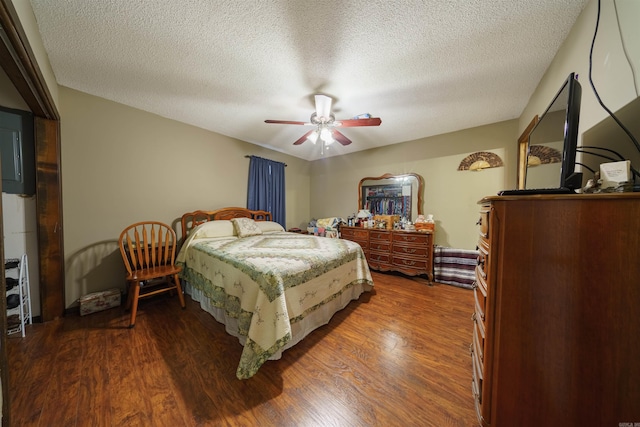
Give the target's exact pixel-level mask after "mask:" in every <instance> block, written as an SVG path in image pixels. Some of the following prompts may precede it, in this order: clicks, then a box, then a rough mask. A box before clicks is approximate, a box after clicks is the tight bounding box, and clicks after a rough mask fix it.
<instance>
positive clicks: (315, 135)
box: [307, 130, 319, 144]
mask: <svg viewBox="0 0 640 427" xmlns="http://www.w3.org/2000/svg"><path fill="white" fill-rule="evenodd" d="M318 135H319V133H318V131H317V130H314V131H313V132H311V133H310V134H309V136H308V137H307V139H308V140H309V141H310V142H311V143H313V144H315V143H316V141H317V140H318Z"/></svg>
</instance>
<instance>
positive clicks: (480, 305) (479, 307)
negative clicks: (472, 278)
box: [473, 280, 487, 322]
mask: <svg viewBox="0 0 640 427" xmlns="http://www.w3.org/2000/svg"><path fill="white" fill-rule="evenodd" d="M477 283H478V281H477V280H476V284H475V285H474V287H473V296H474V298H475V300H476V314H477V315H478V316H480V320H482V321H483V322H484V320H485V319H484V313H485V310H486V307H487V296H486V295H485V294H483V293H482V290H481V289H480V288H481V286H480V285H478V284H477Z"/></svg>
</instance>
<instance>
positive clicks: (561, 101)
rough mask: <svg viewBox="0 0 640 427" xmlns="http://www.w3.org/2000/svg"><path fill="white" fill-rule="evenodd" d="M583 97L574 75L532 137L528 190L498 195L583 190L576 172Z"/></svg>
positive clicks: (527, 174)
mask: <svg viewBox="0 0 640 427" xmlns="http://www.w3.org/2000/svg"><path fill="white" fill-rule="evenodd" d="M581 97H582V88H581V86H580V83H579V82H578V80H577V77H576V75H575V73H571V74H569V77H567V79H566V80H565V81H564V82H563V84H562V87H561V88H560V90H559V91H558V93H557V94H556V96H555V97H554V98H553V101H551V104H550V105H549V107H547V109H546V110H545V112H544V113H542V115H541V116H540V120H539V121H538V123H537V124H536V126H535V127H534V128H533V130H532V131H531V133H530V134H529V143H528V147H527V168H526V173H525V180H524V183H525V186H524V187H525V189H524V190H506V191H502V192H500V193H499V194H504V195H508V194H543V193H575V190H576V189H578V188H580V187H582V172H575V167H576V150H577V146H578V122H579V119H580V101H581Z"/></svg>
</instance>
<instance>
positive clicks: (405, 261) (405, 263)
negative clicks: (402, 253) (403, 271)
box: [402, 259, 416, 267]
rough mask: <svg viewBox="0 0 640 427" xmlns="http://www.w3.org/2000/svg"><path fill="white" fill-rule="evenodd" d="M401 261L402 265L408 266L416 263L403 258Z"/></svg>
mask: <svg viewBox="0 0 640 427" xmlns="http://www.w3.org/2000/svg"><path fill="white" fill-rule="evenodd" d="M402 263H403V264H404V265H410V266H412V267H413V266H414V265H416V262H415V261H407V260H406V259H403V260H402Z"/></svg>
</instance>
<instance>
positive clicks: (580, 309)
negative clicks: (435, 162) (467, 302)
mask: <svg viewBox="0 0 640 427" xmlns="http://www.w3.org/2000/svg"><path fill="white" fill-rule="evenodd" d="M479 204H480V220H479V231H480V236H479V243H478V250H479V257H478V266H477V268H476V284H475V289H474V293H475V312H474V314H473V316H472V318H473V338H472V344H471V356H472V366H473V368H472V370H473V372H472V378H473V379H472V392H473V396H474V399H475V403H476V411H477V414H478V420H479V422H480V424H481V425H483V426H497V427H512V426H518V427H526V426H536V427H539V426H619V425H634V423H640V194H638V193H627V194H602V195H562V196H538V195H536V196H518V197H517V196H495V197H487V198H485V199H483V200H481V201H480V202H479ZM626 423H630V424H626Z"/></svg>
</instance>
